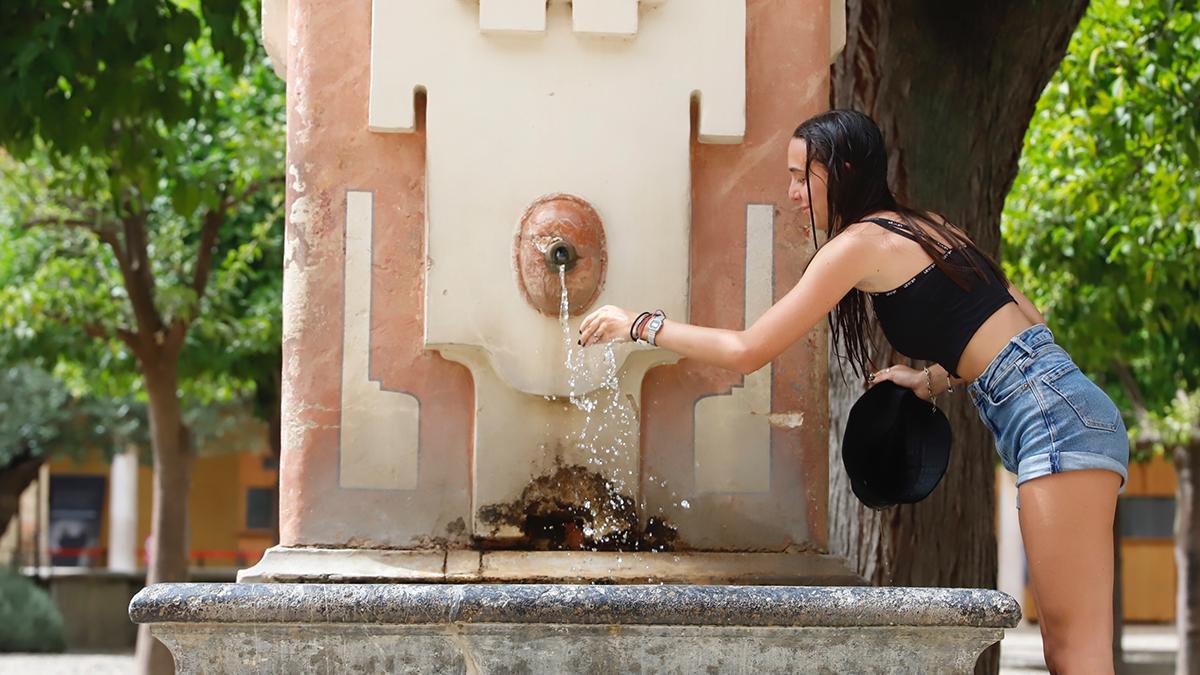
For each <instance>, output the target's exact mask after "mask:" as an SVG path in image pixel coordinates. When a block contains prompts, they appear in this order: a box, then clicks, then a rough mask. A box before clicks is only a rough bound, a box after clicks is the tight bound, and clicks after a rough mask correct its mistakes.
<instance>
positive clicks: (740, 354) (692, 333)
mask: <svg viewBox="0 0 1200 675" xmlns="http://www.w3.org/2000/svg"><path fill="white" fill-rule="evenodd" d="M870 250H871V245H870V242H868V241H866V240H865V239H864V238H862V237H858V236H854V235H853V234H852V233H850V232H846V233H844V234H842V235H839V236H837V237H834V238H833V239H831V240H830V241H829V243H827V244H826V245H825V246H823V247H822V248H821V250H820V251H818V252H817V255H815V256H814V257H813V259H812V261H811V262H810V263H809V265H808V269H806V270H805V271H804V274H803V276H802V277H801V278H800V281H799V282H797V283H796V285H795V287H793V288H792V290H790V291H788V293H787V295H785V296H783V298H782V299H780V300H779V302H777V303H775V305H773V306H772V307H771V308H770V309H768V310H767V311H766V312H765V313H764V314H763V315H762V316H761V317H760V318H759V319H758V320H757V321H755V322H754V325H752V326H750V327H749V328H747V329H746V330H740V331H738V330H727V329H722V328H706V327H704V326H694V325H691V324H686V323H683V322H681V321H673V320H671V319H670V318H668V319H667V321H666V322H665V323H664V324H663V326H662V328H661V329H660V330H659V332H658V335H657V338H656V340H655V342H656V343H657V344H658V346H660V347H663V348H665V349H669V350H671V351H673V352H675V353H677V354H680V355H681V356H684V357H687V358H690V359H695V360H697V361H701V362H704V363H708V364H711V365H715V366H719V367H721V368H727V369H729V370H735V371H738V372H741V373H751V372H754V371H755V370H758V369H759V368H761V367H763V366H764V365H766V364H767V363H770V362H771V360H772V359H774V358H775V357H776V356H778V355H779V354H780V353H781V352H783V350H785V349H787V348H788V347H789V346H790V345H791V344H792V343H794V342H796V341H797V340H799V339H800V338H802V337H804V335H805V333H807V332H808V331H809V330H811V329H812V327H813V326H815V325H816V324H817V322H818V321H820V320H821V319H822V318H824V317H825V315H826V314H828V313H829V312H830V310H832V309H833V308H834V306H835V305H837V303H838V301H839V300H841V299H842V297H843V296H845V295H846V293H848V292H850V290H851V289H853V288H854V287H855V285H857V284H858V283H859V282H860V281H861V280H862V279H863V278H864V277H865V276H867V274H869V273H870V272H872V271H873V269H872V268H871V264H872V261H873V260H874V256H872V255H870ZM634 318H635V313H632V312H629V311H627V310H624V309H622V308H620V307H613V306H611V305H609V306H605V307H601V308H600V309H598V310H596V311H595V312H593V313H592V314H590V315H589V316H588V317H587V318H586V319H584V321H583V323H582V324H581V325H580V333H581V335H580V342H581V344H583V345H589V344H599V343H604V342H621V341H627V340H629V328H630V324H631V323H632V322H633V319H634Z"/></svg>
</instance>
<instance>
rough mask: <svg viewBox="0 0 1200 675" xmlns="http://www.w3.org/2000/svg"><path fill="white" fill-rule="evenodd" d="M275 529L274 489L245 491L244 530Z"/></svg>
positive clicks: (249, 489) (250, 489)
mask: <svg viewBox="0 0 1200 675" xmlns="http://www.w3.org/2000/svg"><path fill="white" fill-rule="evenodd" d="M274 527H275V488H248V489H247V490H246V529H247V530H271V529H274Z"/></svg>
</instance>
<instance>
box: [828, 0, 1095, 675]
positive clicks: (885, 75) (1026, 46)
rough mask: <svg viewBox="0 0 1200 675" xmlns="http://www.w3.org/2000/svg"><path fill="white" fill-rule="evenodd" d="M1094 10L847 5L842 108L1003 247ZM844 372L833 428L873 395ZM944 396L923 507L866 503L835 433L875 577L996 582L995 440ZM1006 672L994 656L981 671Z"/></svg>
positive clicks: (1035, 4) (835, 377)
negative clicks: (1004, 230) (1003, 222)
mask: <svg viewBox="0 0 1200 675" xmlns="http://www.w3.org/2000/svg"><path fill="white" fill-rule="evenodd" d="M1086 7H1087V0H1059V1H1058V2H1044V1H1042V0H1014V1H1013V2H981V1H975V2H961V1H958V2H953V1H950V0H940V1H934V2H929V1H928V0H892V1H888V0H848V2H847V43H846V49H845V51H844V52H843V53H842V55H841V56H840V57H839V58H838V60H837V62H836V63H835V64H834V68H833V95H832V97H833V102H834V105H835V106H836V107H839V108H853V109H856V110H860V111H862V112H865V113H867V114H868V115H870V116H871V117H872V118H874V119H875V121H876V122H878V123H879V126H880V128H881V129H882V130H883V134H884V138H885V140H886V141H887V143H888V148H889V151H890V158H889V159H890V168H891V175H892V178H893V183H894V185H893V187H894V188H895V190H896V193H897V195H898V196H899V197H900V199H901V200H902V201H904V202H906V203H908V204H909V205H911V206H914V207H917V208H926V209H931V210H934V211H937V212H939V213H942V214H944V215H945V216H946V217H947V218H949V219H950V220H951V221H952V222H954V223H955V224H957V225H959V226H961V227H963V228H964V229H965V230H966V231H967V232H968V233H969V234H970V236H971V237H972V239H973V240H974V241H975V242H976V243H977V244H979V245H980V247H982V248H983V249H984V250H986V251H988V252H990V253H993V254H994V253H997V251H998V249H999V243H1000V212H1001V210H1002V208H1003V206H1004V199H1005V197H1006V196H1007V194H1008V190H1009V188H1010V187H1011V186H1012V181H1013V178H1014V177H1015V176H1016V172H1017V160H1018V158H1019V157H1020V154H1021V149H1022V146H1023V143H1024V138H1025V131H1026V129H1027V128H1028V125H1029V121H1030V119H1031V118H1032V116H1033V112H1034V108H1035V106H1036V104H1037V100H1038V98H1039V97H1040V95H1041V93H1042V89H1043V88H1044V87H1045V86H1046V83H1047V82H1048V81H1049V80H1050V78H1051V76H1052V75H1053V74H1054V71H1055V70H1056V69H1057V67H1058V64H1059V62H1060V61H1061V60H1062V57H1063V54H1064V53H1065V52H1066V48H1067V43H1068V41H1069V39H1070V36H1071V33H1072V32H1073V31H1074V30H1075V26H1076V24H1077V23H1078V22H1079V19H1080V18H1081V17H1082V15H1083V12H1084V10H1085V9H1086ZM842 369H843V366H842V364H839V363H836V362H834V363H831V376H830V399H831V414H832V416H833V421H834V423H833V424H831V430H832V429H835V428H837V427H838V426H839V424H840V423H841V420H842V419H844V417H845V412H846V410H848V406H849V405H850V404H852V403H853V398H854V397H856V396H857V395H858V394H859V393H860V392H861V391H862V389H861V386H860V383H858V382H848V383H843V382H842V381H841V380H842V377H841V372H842ZM945 400H946V402H945V403H944V404H943V406H942V407H943V410H944V411H945V412H946V415H947V417H948V418H949V419H950V423H951V426H952V428H953V431H954V446H953V452H952V456H951V460H950V466H949V468H948V470H947V472H946V477H945V478H944V479H943V481H942V484H941V485H940V486H939V488H938V489H937V490H935V491H934V493H933V494H932V495H930V497H929V498H928V499H926V500H925V501H924V502H922V503H920V504H916V505H913V506H905V507H899V508H894V509H888V510H886V511H883V512H879V513H873V512H870V511H868V510H866V509H863V508H862V507H860V506H859V505H858V504H857V502H856V501H854V497H853V496H852V495H851V494H850V491H849V483H848V481H847V479H846V477H845V473H844V471H843V470H842V469H841V461H840V447H839V446H840V442H841V438H840V434H839V435H835V436H833V437H832V438H831V441H832V442H831V446H832V447H831V457H830V459H831V461H830V468H831V472H830V474H831V475H830V509H829V513H830V539H829V540H830V548H831V551H832V552H834V553H837V554H840V555H844V556H846V557H847V558H849V560H850V561H851V562H852V564H853V565H854V567H855V568H856V569H857V570H858V571H859V573H861V574H863V576H864V577H866V578H867V579H868V580H869V581H871V582H873V583H881V584H896V585H906V586H908V585H911V586H963V587H986V588H995V584H996V535H995V526H994V517H995V504H994V501H995V495H994V492H995V490H994V483H995V476H994V473H993V467H994V466H995V456H994V454H993V442H992V438H991V436H990V435H989V434H988V432H987V431H986V429H985V428H984V427H983V425H982V424H981V423H980V422H979V419H978V416H977V414H976V412H975V409H974V406H973V405H972V404H971V402H970V401H969V400H968V399H967V397H966V396H964V395H962V394H955V395H952V396H949V397H947V399H945ZM1005 508H1009V506H1008V505H1006V506H1005ZM947 523H953V524H954V525H953V527H952V528H950V527H947ZM998 669H999V650H998V649H995V648H993V649H992V650H989V652H986V653H985V654H984V656H982V657H981V658H980V662H979V664H978V666H977V671H978V672H984V673H995V672H997V670H998Z"/></svg>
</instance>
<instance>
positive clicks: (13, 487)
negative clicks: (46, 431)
mask: <svg viewBox="0 0 1200 675" xmlns="http://www.w3.org/2000/svg"><path fill="white" fill-rule="evenodd" d="M45 461H46V459H45V458H44V457H42V456H40V455H36V456H35V455H33V454H32V453H29V452H26V453H24V454H21V455H18V456H16V457H14V458H13V459H12V461H10V462H9V463H8V465H7V466H4V467H0V534H4V530H5V528H6V527H7V526H8V521H10V520H12V518H13V516H14V515H16V513H17V509H18V508H19V507H20V504H21V493H22V492H24V491H25V488H27V487H29V484H30V483H32V482H33V480H34V479H35V478H37V475H38V469H40V468H41V467H42V463H43V462H45Z"/></svg>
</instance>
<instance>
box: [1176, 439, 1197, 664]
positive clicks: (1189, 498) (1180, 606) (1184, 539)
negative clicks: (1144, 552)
mask: <svg viewBox="0 0 1200 675" xmlns="http://www.w3.org/2000/svg"><path fill="white" fill-rule="evenodd" d="M1198 461H1200V440H1193V441H1192V442H1191V443H1189V444H1187V445H1184V446H1181V447H1178V448H1176V449H1175V473H1176V488H1175V568H1176V578H1177V579H1178V581H1177V589H1176V591H1175V626H1176V630H1177V631H1178V634H1179V652H1178V654H1177V655H1176V657H1175V658H1176V660H1175V672H1176V673H1177V674H1178V675H1196V673H1200V622H1198V619H1200V575H1196V574H1192V572H1195V571H1197V570H1200V519H1198V518H1197V517H1196V514H1197V513H1200V511H1198V510H1197V509H1198V508H1200V503H1198V501H1200V489H1197V485H1196V481H1197V480H1200V474H1198V473H1197V471H1196V469H1197V462H1198Z"/></svg>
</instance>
